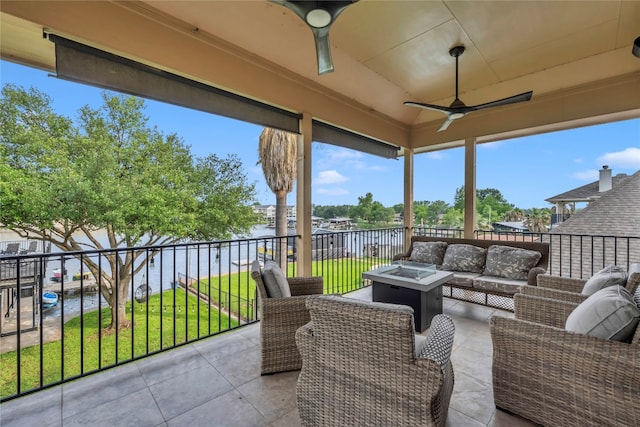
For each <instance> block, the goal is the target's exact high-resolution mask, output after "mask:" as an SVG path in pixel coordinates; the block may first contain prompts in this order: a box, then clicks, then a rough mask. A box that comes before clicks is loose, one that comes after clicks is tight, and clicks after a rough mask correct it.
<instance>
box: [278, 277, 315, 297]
mask: <svg viewBox="0 0 640 427" xmlns="http://www.w3.org/2000/svg"><path fill="white" fill-rule="evenodd" d="M287 281H288V282H289V288H290V289H291V296H300V295H315V294H322V293H323V292H324V285H323V279H322V277H321V276H314V277H289V278H288V279H287Z"/></svg>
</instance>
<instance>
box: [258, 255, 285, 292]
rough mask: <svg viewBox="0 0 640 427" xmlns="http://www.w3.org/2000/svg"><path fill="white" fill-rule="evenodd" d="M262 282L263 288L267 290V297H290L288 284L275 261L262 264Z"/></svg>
mask: <svg viewBox="0 0 640 427" xmlns="http://www.w3.org/2000/svg"><path fill="white" fill-rule="evenodd" d="M262 281H263V282H264V286H265V288H267V294H268V295H269V297H271V298H281V297H290V296H291V289H290V288H289V282H288V281H287V278H286V277H285V275H284V273H283V272H282V270H281V269H280V266H279V265H278V264H277V263H276V262H275V261H267V262H265V263H264V269H262Z"/></svg>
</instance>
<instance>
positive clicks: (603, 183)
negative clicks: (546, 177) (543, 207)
mask: <svg viewBox="0 0 640 427" xmlns="http://www.w3.org/2000/svg"><path fill="white" fill-rule="evenodd" d="M627 178H629V175H627V174H626V173H621V174H618V175H616V176H614V177H612V176H611V169H609V166H606V165H605V166H602V169H601V170H600V179H599V180H598V181H594V182H592V183H590V184H587V185H583V186H582V187H578V188H574V189H573V190H569V191H566V192H564V193H561V194H558V195H557V196H553V197H549V198H548V199H545V200H546V201H547V202H549V203H551V204H552V205H554V208H553V209H552V210H554V212H553V214H552V215H551V227H554V226H556V224H560V223H562V222H563V221H566V220H567V219H568V218H570V217H571V216H572V215H575V213H576V203H591V202H592V201H594V200H596V199H598V198H599V197H601V196H602V195H603V194H605V193H606V192H607V191H609V190H611V189H612V188H616V187H618V186H620V185H621V184H622V183H623V182H624V181H625V180H626V179H627Z"/></svg>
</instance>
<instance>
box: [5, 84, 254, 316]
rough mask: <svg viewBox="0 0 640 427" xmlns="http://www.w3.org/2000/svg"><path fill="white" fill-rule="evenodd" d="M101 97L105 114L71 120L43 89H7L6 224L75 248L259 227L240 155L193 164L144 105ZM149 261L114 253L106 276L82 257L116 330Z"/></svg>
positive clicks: (85, 112)
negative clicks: (136, 280) (135, 281)
mask: <svg viewBox="0 0 640 427" xmlns="http://www.w3.org/2000/svg"><path fill="white" fill-rule="evenodd" d="M102 98H103V102H104V103H103V105H102V106H101V107H100V108H97V109H93V108H90V107H89V106H84V107H82V108H81V109H80V110H79V114H78V117H77V119H76V120H75V121H73V120H71V119H70V118H67V117H64V116H62V115H60V114H57V113H56V112H55V111H54V110H53V107H52V101H51V99H50V98H49V96H47V95H46V94H44V93H42V92H40V91H38V90H37V89H34V88H31V89H29V90H25V89H23V88H20V87H16V86H14V85H6V86H4V87H3V88H2V92H1V96H0V207H1V208H0V225H1V226H3V227H5V228H9V229H11V230H14V231H16V232H18V234H20V235H22V236H25V237H26V236H27V235H29V236H37V237H39V238H41V239H44V240H48V241H50V242H51V243H52V244H54V245H55V246H57V247H58V248H60V249H62V250H66V251H73V250H84V249H108V248H117V247H123V246H127V247H134V246H148V245H159V244H167V243H173V242H176V241H179V240H183V239H193V240H213V239H216V238H229V237H231V236H232V234H234V233H243V232H246V231H248V230H249V228H250V226H251V225H253V224H254V223H255V222H256V221H257V218H256V217H255V215H254V214H253V209H252V208H251V206H250V203H251V202H252V200H253V199H254V194H255V189H254V184H248V183H247V180H246V176H245V174H244V172H243V169H242V164H241V162H240V160H239V159H238V158H237V157H236V156H229V157H227V158H219V157H218V156H216V155H210V156H208V157H205V158H194V157H193V156H192V154H191V153H190V150H189V147H188V146H186V145H185V144H184V143H183V141H182V140H181V139H180V138H179V137H178V136H177V135H176V134H170V135H164V134H162V133H161V132H160V131H159V130H158V129H157V128H155V127H150V126H149V125H148V123H147V122H148V118H147V117H146V116H145V115H144V113H143V110H144V108H145V106H144V101H143V100H142V99H139V98H136V97H132V96H124V95H112V94H109V93H103V95H102ZM103 231H104V232H106V240H105V238H104V237H103V236H98V232H103ZM144 256H145V255H144V251H126V253H121V254H119V255H118V256H107V257H106V258H107V259H108V263H109V269H104V268H99V267H98V265H97V264H96V261H95V260H93V259H89V258H88V257H85V258H84V260H83V262H84V263H85V265H86V267H87V268H88V269H89V270H90V271H91V272H92V273H93V275H94V277H96V278H97V277H98V275H101V279H102V280H101V283H102V285H101V289H100V291H101V292H102V294H103V296H104V298H105V300H106V301H108V303H109V305H110V306H111V308H112V311H113V313H112V320H113V319H118V323H119V324H118V325H114V324H112V325H111V326H112V327H115V326H117V327H119V328H120V327H126V326H127V324H128V323H127V321H126V313H125V312H124V307H125V304H124V300H125V299H126V296H127V295H128V291H127V289H128V286H129V283H130V282H131V274H135V273H137V272H139V271H140V270H141V269H142V268H143V266H144V263H143V262H141V259H144ZM108 271H111V272H119V273H118V277H114V276H111V274H110V273H108ZM114 288H117V291H116V292H114ZM116 310H117V311H118V312H117V314H116V312H115V311H116Z"/></svg>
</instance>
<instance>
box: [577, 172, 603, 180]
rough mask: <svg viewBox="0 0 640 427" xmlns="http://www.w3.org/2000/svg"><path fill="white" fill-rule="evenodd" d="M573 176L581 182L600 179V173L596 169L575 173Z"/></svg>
mask: <svg viewBox="0 0 640 427" xmlns="http://www.w3.org/2000/svg"><path fill="white" fill-rule="evenodd" d="M572 176H573V177H574V178H575V179H579V180H581V181H597V180H598V179H599V177H600V172H598V171H597V170H595V169H589V170H586V171H581V172H575V173H574V174H573V175H572Z"/></svg>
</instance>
